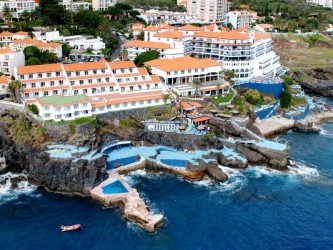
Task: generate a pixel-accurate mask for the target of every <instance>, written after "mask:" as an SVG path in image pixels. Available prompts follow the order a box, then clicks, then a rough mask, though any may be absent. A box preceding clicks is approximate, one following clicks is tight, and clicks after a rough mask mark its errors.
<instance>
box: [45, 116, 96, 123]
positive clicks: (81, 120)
mask: <svg viewBox="0 0 333 250" xmlns="http://www.w3.org/2000/svg"><path fill="white" fill-rule="evenodd" d="M94 121H95V116H94V115H93V116H88V117H81V118H76V119H75V120H69V121H60V122H56V121H54V120H48V121H46V123H48V124H57V125H59V124H70V123H71V124H75V125H79V124H84V123H87V122H94Z"/></svg>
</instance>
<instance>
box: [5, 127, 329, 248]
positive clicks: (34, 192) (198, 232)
mask: <svg viewBox="0 0 333 250" xmlns="http://www.w3.org/2000/svg"><path fill="white" fill-rule="evenodd" d="M321 127H322V131H321V132H320V133H318V134H315V133H313V134H312V133H300V132H295V131H290V132H288V133H286V134H284V135H281V136H279V137H277V138H276V140H278V141H285V142H286V143H288V145H289V147H290V152H291V155H292V159H293V160H294V161H296V162H297V163H298V164H299V165H300V168H299V169H298V170H297V171H292V172H290V173H288V174H286V173H280V172H277V171H270V170H267V169H262V168H259V167H249V168H248V169H247V170H246V171H244V172H242V171H238V170H231V169H227V168H226V169H225V170H226V171H227V172H228V175H229V176H230V178H229V181H228V183H226V184H214V183H212V182H211V181H210V180H208V179H204V180H202V181H200V182H198V183H191V182H188V181H186V180H184V179H182V178H180V177H176V176H173V175H162V174H151V173H146V172H145V171H142V170H140V171H136V172H134V173H132V174H130V175H128V176H126V177H125V178H126V180H127V181H128V182H129V183H130V184H131V185H133V186H134V187H135V188H136V189H137V190H138V191H139V193H140V194H141V195H142V197H143V198H144V199H145V201H146V202H147V203H148V205H149V207H150V208H151V210H153V211H154V212H156V213H163V214H164V216H165V222H164V225H163V226H162V227H161V228H159V229H158V230H157V231H156V232H155V233H153V234H149V233H147V232H146V231H144V230H143V229H141V228H140V227H138V226H137V225H135V224H133V223H129V222H127V221H125V220H124V219H123V218H122V213H121V211H119V210H117V209H115V208H104V207H103V206H102V205H101V204H99V203H96V202H94V201H92V200H90V199H88V198H78V197H66V196H63V195H57V194H51V193H47V192H46V191H44V190H41V189H37V188H36V187H33V186H30V185H28V184H27V183H23V184H21V186H20V187H19V189H18V190H16V191H13V190H11V189H10V188H9V186H8V185H1V186H0V225H1V226H0V249H333V234H332V233H333V205H332V204H333V123H325V124H323V125H322V126H321ZM74 223H81V224H82V225H83V228H82V230H81V231H78V232H68V233H62V232H61V231H60V225H61V224H64V225H67V224H74Z"/></svg>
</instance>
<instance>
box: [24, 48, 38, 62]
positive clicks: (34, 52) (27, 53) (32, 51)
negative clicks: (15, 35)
mask: <svg viewBox="0 0 333 250" xmlns="http://www.w3.org/2000/svg"><path fill="white" fill-rule="evenodd" d="M23 54H24V57H25V60H28V59H29V58H31V57H35V58H40V56H41V51H40V50H39V49H38V48H37V47H35V46H28V47H26V48H24V50H23Z"/></svg>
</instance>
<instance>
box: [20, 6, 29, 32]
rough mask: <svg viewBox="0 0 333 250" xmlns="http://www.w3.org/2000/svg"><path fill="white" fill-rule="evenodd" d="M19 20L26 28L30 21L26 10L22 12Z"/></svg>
mask: <svg viewBox="0 0 333 250" xmlns="http://www.w3.org/2000/svg"><path fill="white" fill-rule="evenodd" d="M21 18H22V19H23V20H24V24H25V28H26V29H27V28H28V21H29V19H30V13H29V12H28V11H27V10H24V11H23V12H22V13H21Z"/></svg>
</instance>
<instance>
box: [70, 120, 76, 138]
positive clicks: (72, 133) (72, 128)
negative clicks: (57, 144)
mask: <svg viewBox="0 0 333 250" xmlns="http://www.w3.org/2000/svg"><path fill="white" fill-rule="evenodd" d="M69 133H70V134H71V135H74V134H75V123H74V122H70V123H69Z"/></svg>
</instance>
